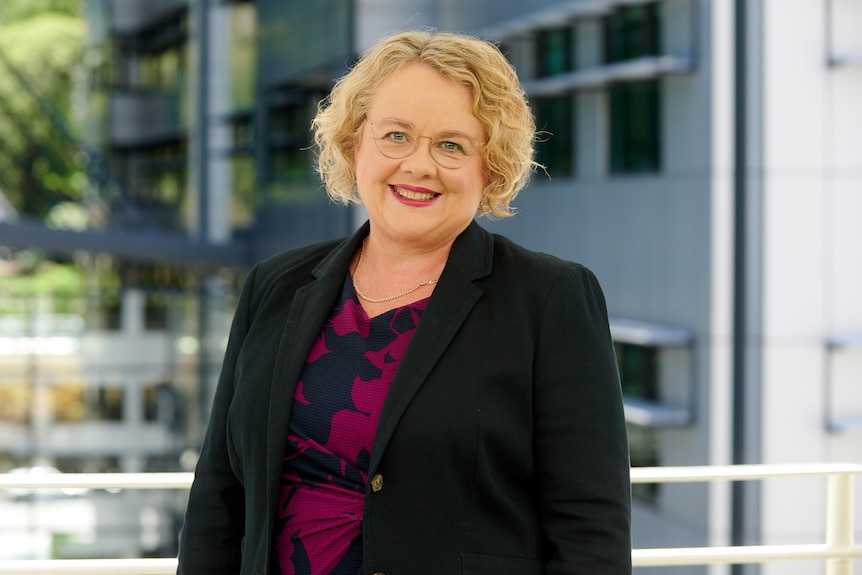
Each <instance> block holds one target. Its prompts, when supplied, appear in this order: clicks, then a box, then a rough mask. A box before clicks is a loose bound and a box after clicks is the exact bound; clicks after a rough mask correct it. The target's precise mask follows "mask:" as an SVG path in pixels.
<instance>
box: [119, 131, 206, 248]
mask: <svg viewBox="0 0 862 575" xmlns="http://www.w3.org/2000/svg"><path fill="white" fill-rule="evenodd" d="M115 158H116V165H117V169H118V172H119V174H120V177H121V178H122V180H123V181H124V182H126V185H127V190H128V192H127V193H128V196H129V197H130V199H131V200H132V209H133V210H135V211H136V214H135V216H134V218H133V221H129V222H128V223H129V225H134V224H137V225H141V223H142V222H144V223H146V224H147V225H150V226H152V225H155V226H157V227H158V228H159V229H162V230H166V231H181V230H184V229H185V228H186V227H187V223H186V222H187V219H188V211H189V209H190V206H189V202H190V198H189V196H188V173H187V172H188V166H187V161H188V156H187V142H186V140H185V139H184V138H181V139H177V140H166V141H163V142H160V143H156V144H152V145H147V146H143V147H137V148H133V149H126V150H123V151H121V152H117V153H116V154H115ZM126 207H127V206H126Z"/></svg>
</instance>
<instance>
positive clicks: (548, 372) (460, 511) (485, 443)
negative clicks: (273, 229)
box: [179, 32, 631, 575]
mask: <svg viewBox="0 0 862 575" xmlns="http://www.w3.org/2000/svg"><path fill="white" fill-rule="evenodd" d="M313 129H314V133H315V141H316V144H317V147H318V169H319V171H320V173H321V176H322V177H323V180H324V182H325V183H326V186H327V190H328V192H329V193H330V195H331V196H332V197H333V198H335V199H337V200H339V201H342V202H354V201H361V202H362V204H363V205H364V206H365V208H366V209H367V211H368V219H369V221H368V222H367V223H366V224H365V225H364V226H363V227H362V228H361V229H360V230H359V231H357V232H356V234H354V235H353V237H351V238H348V239H345V240H338V241H331V242H326V243H323V244H318V245H313V246H310V247H306V248H302V249H297V250H292V251H289V252H286V253H283V254H281V255H278V256H275V257H273V258H271V259H270V260H268V261H265V262H263V263H261V264H259V265H257V266H256V267H255V268H254V269H253V270H252V271H251V273H250V274H249V277H248V280H247V282H246V285H245V287H244V289H243V292H242V294H241V297H240V300H239V303H238V307H237V310H236V315H235V318H234V322H233V326H232V328H231V334H230V341H229V343H228V347H227V352H226V356H225V360H224V366H223V369H222V374H221V377H220V380H219V385H218V390H217V392H216V396H215V400H214V405H213V410H212V416H211V420H210V424H209V428H208V431H207V435H206V438H205V441H204V444H203V448H202V451H201V456H200V460H199V463H198V466H197V469H196V475H195V481H194V485H193V486H192V489H191V493H190V500H189V505H188V511H187V514H186V521H185V525H184V527H183V532H182V536H181V545H180V555H179V564H180V568H179V573H184V574H186V575H210V574H215V573H218V574H237V573H241V574H253V573H254V574H270V573H273V574H279V573H280V574H283V575H288V574H294V573H296V574H305V575H323V574H336V575H339V574H349V575H354V574H361V573H365V574H368V575H371V574H372V573H375V574H383V573H385V574H386V575H424V574H429V575H430V574H434V575H444V574H447V573H451V574H483V573H493V574H494V575H532V574H535V575H539V574H543V575H544V574H552V573H554V574H562V573H566V574H580V575H604V574H607V575H618V574H623V573H630V572H631V563H630V561H631V558H630V536H629V518H630V509H629V475H628V474H629V470H628V453H627V443H626V436H625V426H624V422H623V415H622V403H621V393H620V386H619V382H618V376H617V371H616V364H615V358H614V352H613V346H612V343H611V339H610V336H609V332H608V324H607V311H606V308H605V303H604V299H603V296H602V293H601V290H600V287H599V285H598V283H597V281H596V279H595V278H594V276H593V275H592V274H591V273H590V272H589V271H588V270H586V269H585V268H583V267H581V266H579V265H577V264H574V263H571V262H565V261H561V260H558V259H556V258H553V257H551V256H547V255H542V254H537V253H533V252H529V251H527V250H525V249H523V248H521V247H519V246H517V245H515V244H514V243H512V242H511V241H509V240H506V239H505V238H503V237H500V236H495V235H492V234H489V233H488V232H486V231H484V230H483V229H482V228H481V227H480V226H479V225H477V224H476V223H475V222H474V218H475V216H476V215H477V214H497V215H499V216H506V215H509V213H510V212H509V210H510V208H509V203H510V201H511V199H512V198H513V197H514V196H515V194H516V193H517V192H518V190H520V189H521V188H522V187H523V186H524V184H525V183H526V181H527V178H528V176H529V175H530V172H531V171H532V169H533V166H534V162H533V160H532V157H533V148H532V145H533V140H534V139H535V127H534V122H533V118H532V115H531V113H530V110H529V107H528V106H527V103H526V99H525V97H524V94H523V92H522V90H521V89H520V87H519V83H518V79H517V77H516V75H515V72H514V70H513V69H512V67H511V66H510V65H509V64H508V63H507V61H506V59H505V58H504V57H503V56H502V55H501V54H500V52H499V51H498V50H497V48H495V47H494V46H492V45H490V44H488V43H486V42H483V41H480V40H476V39H473V38H469V37H464V36H460V35H452V34H442V33H426V32H408V33H402V34H398V35H395V36H392V37H389V38H387V39H385V40H383V41H382V42H381V43H380V44H378V45H377V46H375V47H374V48H373V49H371V50H370V51H369V52H368V53H367V54H365V55H364V57H363V58H362V59H361V60H360V61H359V63H357V65H356V66H355V67H354V68H353V69H352V70H351V71H350V72H349V73H348V74H347V75H346V76H345V77H343V78H342V79H341V80H340V81H339V82H338V83H337V84H336V86H335V88H334V89H333V91H332V93H331V95H330V97H329V98H328V99H327V101H325V102H324V103H323V104H322V106H321V108H320V110H319V112H318V115H317V117H316V118H315V120H314V122H313ZM357 194H358V197H357Z"/></svg>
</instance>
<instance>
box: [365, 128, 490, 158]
mask: <svg viewBox="0 0 862 575" xmlns="http://www.w3.org/2000/svg"><path fill="white" fill-rule="evenodd" d="M369 124H370V125H371V133H372V134H373V135H374V145H375V146H377V149H378V150H379V151H380V153H381V154H383V155H384V156H386V157H387V158H392V159H393V160H400V159H401V158H406V157H407V156H409V155H410V154H412V153H413V152H415V151H416V149H417V148H418V147H419V140H420V139H422V138H427V139H428V152H429V153H430V154H431V157H432V158H434V161H435V162H437V164H438V165H439V166H440V167H442V168H447V169H450V170H454V169H457V168H460V167H461V166H463V165H464V164H466V163H467V162H469V161H470V158H472V157H473V156H474V155H475V154H476V152H477V151H478V150H479V148H480V147H481V146H483V145H485V142H475V141H473V140H472V139H471V138H470V136H468V135H467V134H464V133H461V132H442V133H440V134H436V135H434V136H433V137H432V136H420V135H419V132H417V130H416V128H415V127H414V126H413V125H412V124H410V123H409V122H404V121H401V120H394V119H386V120H381V121H380V122H369Z"/></svg>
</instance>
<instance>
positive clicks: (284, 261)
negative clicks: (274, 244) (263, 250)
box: [250, 238, 346, 285]
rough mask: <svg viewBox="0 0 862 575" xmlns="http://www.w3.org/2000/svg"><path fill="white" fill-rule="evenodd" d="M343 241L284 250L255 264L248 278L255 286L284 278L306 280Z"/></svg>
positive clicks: (331, 241) (328, 241)
mask: <svg viewBox="0 0 862 575" xmlns="http://www.w3.org/2000/svg"><path fill="white" fill-rule="evenodd" d="M345 241H346V239H345V238H339V239H332V240H325V241H321V242H317V243H313V244H308V245H304V246H301V247H296V248H291V249H287V250H284V251H282V252H279V253H277V254H274V255H271V256H269V257H267V258H265V259H263V260H261V261H259V262H258V263H256V264H255V265H254V266H253V267H252V270H251V273H250V276H253V277H254V283H255V284H257V285H270V284H273V283H277V282H278V281H279V280H280V279H281V278H284V277H292V278H297V279H299V278H308V277H310V276H311V275H312V274H313V271H314V269H315V268H316V267H317V266H318V265H319V264H320V262H322V261H323V260H324V259H325V258H326V257H327V256H329V255H330V254H332V252H333V251H334V250H336V249H337V248H338V247H339V246H341V245H342V244H343V243H344V242H345Z"/></svg>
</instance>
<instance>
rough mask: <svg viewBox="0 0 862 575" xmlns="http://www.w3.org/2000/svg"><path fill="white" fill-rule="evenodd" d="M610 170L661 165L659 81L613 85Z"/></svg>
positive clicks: (628, 170) (645, 169)
mask: <svg viewBox="0 0 862 575" xmlns="http://www.w3.org/2000/svg"><path fill="white" fill-rule="evenodd" d="M610 112H611V113H610V116H611V122H610V123H611V126H610V133H611V137H610V146H611V150H610V151H611V154H610V156H611V172H612V173H615V174H626V173H638V172H655V171H658V169H659V166H660V153H659V151H660V147H661V146H660V136H659V127H660V125H661V122H660V117H659V82H658V80H647V81H644V82H630V83H624V84H615V85H613V86H611V88H610Z"/></svg>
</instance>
